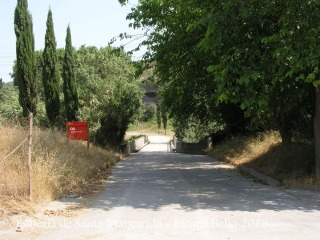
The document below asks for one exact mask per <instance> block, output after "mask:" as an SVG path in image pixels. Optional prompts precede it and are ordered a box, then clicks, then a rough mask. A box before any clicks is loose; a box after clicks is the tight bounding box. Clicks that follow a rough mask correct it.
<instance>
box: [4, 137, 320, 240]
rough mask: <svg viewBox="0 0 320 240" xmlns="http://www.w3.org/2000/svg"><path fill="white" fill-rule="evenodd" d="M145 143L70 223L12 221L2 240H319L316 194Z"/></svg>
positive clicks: (164, 144)
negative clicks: (265, 182)
mask: <svg viewBox="0 0 320 240" xmlns="http://www.w3.org/2000/svg"><path fill="white" fill-rule="evenodd" d="M150 140H151V144H149V145H147V146H146V147H145V148H144V149H143V150H142V151H141V152H140V153H137V154H133V155H132V156H130V157H129V158H128V159H126V160H125V161H121V162H119V163H118V165H117V166H116V167H115V168H114V170H113V171H112V174H111V176H110V178H109V180H108V181H107V182H106V183H105V184H104V186H103V188H104V190H103V191H102V193H101V194H99V196H96V197H95V198H94V199H91V202H90V204H88V205H87V206H86V208H84V209H82V210H79V211H76V215H72V214H71V215H72V216H44V215H41V216H40V215H39V216H38V217H36V218H31V219H30V218H29V219H28V220H26V219H24V220H23V219H19V218H18V219H17V220H16V221H17V223H16V224H17V229H16V230H15V231H11V230H10V231H11V232H10V231H7V232H4V233H2V234H3V235H2V237H3V238H4V239H46V240H47V239H52V240H56V239H70V240H71V239H72V240H74V239H95V240H96V239H148V240H150V239H159V240H160V239H161V240H163V239H183V240H188V239H192V240H194V239H197V240H202V239H210V240H215V239H218V240H220V239H237V240H238V239H245V240H248V239H254V240H257V239H268V240H270V239H288V240H289V239H290V240H293V239H299V240H302V239H308V240H312V239H320V204H319V198H318V195H317V194H316V193H309V194H310V195H303V194H302V195H301V194H300V195H299V194H298V195H297V194H295V192H290V191H287V190H284V189H281V188H273V187H270V186H267V185H263V184H261V183H258V182H255V181H254V180H253V179H250V178H246V177H244V176H242V175H240V174H239V173H238V172H237V171H235V170H234V169H233V168H232V167H230V166H227V165H224V164H222V163H220V162H217V161H215V160H214V159H212V158H208V157H205V156H198V155H184V154H177V153H169V152H168V149H169V148H168V138H166V137H159V136H150ZM306 194H307V193H306ZM304 196H307V197H304ZM69 201H70V202H68V200H65V201H64V202H62V203H61V202H60V203H55V204H56V207H57V206H58V208H59V207H62V206H64V207H65V206H68V204H74V202H72V201H76V200H69ZM59 204H61V205H59ZM0 236H1V233H0Z"/></svg>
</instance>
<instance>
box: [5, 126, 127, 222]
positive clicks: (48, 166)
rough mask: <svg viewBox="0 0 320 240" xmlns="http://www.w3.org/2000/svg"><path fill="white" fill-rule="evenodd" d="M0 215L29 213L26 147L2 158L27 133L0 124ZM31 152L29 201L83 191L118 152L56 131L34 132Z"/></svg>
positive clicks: (49, 198) (116, 156)
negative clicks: (88, 146)
mask: <svg viewBox="0 0 320 240" xmlns="http://www.w3.org/2000/svg"><path fill="white" fill-rule="evenodd" d="M0 133H1V134H0V142H1V146H0V216H1V215H2V216H4V215H11V214H16V213H22V212H25V213H30V211H32V210H31V208H30V206H31V204H30V202H28V192H29V181H28V164H27V161H28V146H27V143H25V144H24V145H23V146H22V147H21V148H20V149H19V150H18V151H17V152H16V153H15V154H13V155H12V156H10V157H9V158H7V159H5V160H2V159H3V158H4V157H5V156H6V155H7V154H8V153H9V152H10V151H11V150H13V149H14V148H15V147H16V146H17V145H19V144H20V142H21V141H23V139H25V138H26V136H28V133H27V131H25V130H24V129H22V128H14V127H4V126H0ZM33 135H34V140H33V152H32V190H33V204H37V203H40V202H44V201H50V200H53V199H57V198H59V197H62V196H65V195H69V194H71V193H73V194H83V193H84V192H85V191H86V187H87V186H88V185H90V184H91V183H92V181H96V180H94V179H95V178H96V176H97V175H99V173H100V174H101V172H103V171H106V170H107V169H108V168H109V167H110V166H112V165H113V164H114V163H115V162H116V161H118V160H119V159H121V157H122V156H121V155H120V154H118V153H115V152H113V151H108V150H105V149H101V148H98V147H95V146H90V149H89V151H88V149H87V147H86V143H84V142H79V141H67V140H66V136H65V134H62V133H60V132H56V131H43V130H40V129H36V130H35V131H34V134H33Z"/></svg>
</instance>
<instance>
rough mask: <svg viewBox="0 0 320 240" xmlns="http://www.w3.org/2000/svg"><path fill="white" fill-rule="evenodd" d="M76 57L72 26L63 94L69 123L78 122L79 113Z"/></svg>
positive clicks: (66, 51)
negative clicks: (73, 46) (75, 70)
mask: <svg viewBox="0 0 320 240" xmlns="http://www.w3.org/2000/svg"><path fill="white" fill-rule="evenodd" d="M74 65H75V64H74V56H73V48H72V42H71V31H70V26H68V28H67V37H66V47H65V55H64V62H63V73H62V74H63V94H64V104H65V109H66V117H67V120H68V121H76V120H77V112H78V109H79V107H78V105H79V104H78V92H77V86H76V78H75V73H74Z"/></svg>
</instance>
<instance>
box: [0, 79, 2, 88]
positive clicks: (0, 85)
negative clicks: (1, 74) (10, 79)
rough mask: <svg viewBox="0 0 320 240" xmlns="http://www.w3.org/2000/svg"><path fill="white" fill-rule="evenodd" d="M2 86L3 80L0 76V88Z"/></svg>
mask: <svg viewBox="0 0 320 240" xmlns="http://www.w3.org/2000/svg"><path fill="white" fill-rule="evenodd" d="M2 88H3V81H2V78H0V90H1V89H2Z"/></svg>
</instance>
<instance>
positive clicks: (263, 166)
mask: <svg viewBox="0 0 320 240" xmlns="http://www.w3.org/2000/svg"><path fill="white" fill-rule="evenodd" d="M209 154H210V155H211V156H213V157H215V158H216V159H218V160H221V161H227V162H229V163H231V164H233V165H235V166H239V165H245V166H248V167H250V168H253V169H255V170H256V171H258V172H261V173H264V174H266V175H268V176H271V177H274V178H276V179H278V180H280V181H281V182H282V183H283V184H288V183H290V182H295V183H298V184H319V183H318V182H317V181H316V180H315V173H314V169H315V162H314V147H313V145H312V144H310V143H293V144H290V145H285V144H281V139H280V136H279V134H278V133H277V132H266V133H263V134H260V135H258V136H251V137H235V138H233V139H231V140H228V141H226V142H225V143H222V144H220V145H218V146H214V148H213V150H212V151H211V152H210V153H209Z"/></svg>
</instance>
